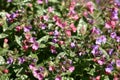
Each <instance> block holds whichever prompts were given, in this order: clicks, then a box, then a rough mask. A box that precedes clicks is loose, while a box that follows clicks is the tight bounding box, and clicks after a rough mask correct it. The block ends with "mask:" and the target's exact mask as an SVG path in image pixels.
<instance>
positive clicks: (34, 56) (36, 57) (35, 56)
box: [28, 52, 38, 60]
mask: <svg viewBox="0 0 120 80" xmlns="http://www.w3.org/2000/svg"><path fill="white" fill-rule="evenodd" d="M28 57H31V58H35V59H37V60H38V56H37V54H34V53H32V52H31V53H30V55H29V56H28Z"/></svg>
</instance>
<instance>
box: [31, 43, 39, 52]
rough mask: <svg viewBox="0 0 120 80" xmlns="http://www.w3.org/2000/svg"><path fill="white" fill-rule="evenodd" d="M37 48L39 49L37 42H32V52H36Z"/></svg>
mask: <svg viewBox="0 0 120 80" xmlns="http://www.w3.org/2000/svg"><path fill="white" fill-rule="evenodd" d="M38 48H39V44H38V42H34V43H33V44H32V49H33V50H38Z"/></svg>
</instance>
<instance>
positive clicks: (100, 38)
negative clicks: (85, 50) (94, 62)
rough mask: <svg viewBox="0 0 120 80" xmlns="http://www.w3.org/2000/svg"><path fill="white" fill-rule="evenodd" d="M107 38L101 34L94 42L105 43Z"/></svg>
mask: <svg viewBox="0 0 120 80" xmlns="http://www.w3.org/2000/svg"><path fill="white" fill-rule="evenodd" d="M106 41H107V39H106V37H105V36H104V35H103V36H100V37H99V38H97V39H96V44H99V45H100V44H101V43H104V44H105V43H106Z"/></svg>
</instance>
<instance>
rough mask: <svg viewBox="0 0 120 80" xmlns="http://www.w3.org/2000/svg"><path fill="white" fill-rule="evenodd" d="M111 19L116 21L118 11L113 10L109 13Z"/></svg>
mask: <svg viewBox="0 0 120 80" xmlns="http://www.w3.org/2000/svg"><path fill="white" fill-rule="evenodd" d="M111 19H112V20H118V9H117V8H113V10H112V12H111Z"/></svg>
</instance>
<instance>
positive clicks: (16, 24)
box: [7, 22, 19, 30]
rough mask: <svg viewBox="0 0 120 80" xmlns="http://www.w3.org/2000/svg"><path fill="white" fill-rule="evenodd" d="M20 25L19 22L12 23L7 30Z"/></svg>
mask: <svg viewBox="0 0 120 80" xmlns="http://www.w3.org/2000/svg"><path fill="white" fill-rule="evenodd" d="M18 25H19V22H15V23H13V24H12V25H10V26H9V27H8V29H7V30H12V29H14V27H16V26H18Z"/></svg>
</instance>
